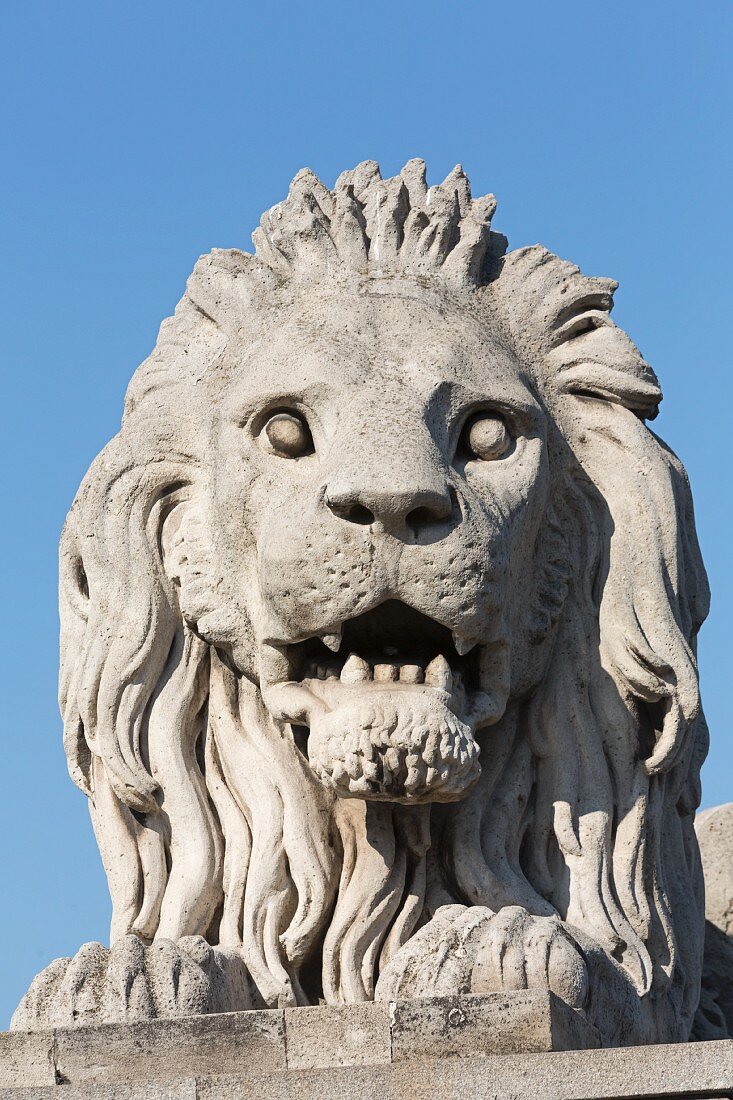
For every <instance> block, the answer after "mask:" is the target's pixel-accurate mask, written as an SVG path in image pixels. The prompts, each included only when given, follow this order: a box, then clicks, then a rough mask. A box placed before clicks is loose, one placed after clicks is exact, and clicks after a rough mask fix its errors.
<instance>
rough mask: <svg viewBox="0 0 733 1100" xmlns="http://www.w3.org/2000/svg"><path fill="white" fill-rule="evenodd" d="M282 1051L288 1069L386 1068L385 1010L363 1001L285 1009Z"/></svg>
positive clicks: (387, 1025) (387, 1023)
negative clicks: (284, 1048)
mask: <svg viewBox="0 0 733 1100" xmlns="http://www.w3.org/2000/svg"><path fill="white" fill-rule="evenodd" d="M285 1047H286V1054H287V1063H288V1069H312V1068H313V1067H324V1066H376V1065H389V1062H390V1058H391V1042H390V1015H389V1006H388V1005H387V1004H386V1003H384V1002H379V1001H376V1002H375V1001H365V1002H363V1003H361V1004H354V1005H348V1006H347V1005H344V1006H343V1007H323V1008H289V1009H286V1010H285Z"/></svg>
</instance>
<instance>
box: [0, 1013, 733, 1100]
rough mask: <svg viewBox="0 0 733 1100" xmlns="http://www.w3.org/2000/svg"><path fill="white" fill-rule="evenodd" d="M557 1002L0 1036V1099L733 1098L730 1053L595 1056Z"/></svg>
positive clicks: (648, 1051)
mask: <svg viewBox="0 0 733 1100" xmlns="http://www.w3.org/2000/svg"><path fill="white" fill-rule="evenodd" d="M597 1047H598V1037H597V1035H596V1033H595V1031H594V1029H593V1028H591V1027H590V1026H589V1025H588V1023H587V1022H586V1021H585V1019H584V1018H583V1017H582V1016H581V1015H579V1014H577V1013H575V1012H573V1011H572V1010H571V1009H568V1008H567V1007H566V1006H565V1005H563V1004H562V1003H561V1002H560V1001H558V1000H557V999H556V998H555V997H553V996H552V994H549V995H548V994H543V993H534V992H533V993H526V992H525V993H516V994H512V995H505V994H494V995H490V996H486V997H460V998H458V997H445V998H431V999H425V1000H417V1001H405V1002H396V1003H391V1004H383V1003H381V1004H374V1003H367V1004H359V1005H351V1006H348V1007H344V1008H305V1009H284V1010H273V1011H264V1012H239V1013H226V1014H221V1015H213V1016H194V1017H187V1018H185V1019H177V1020H152V1021H149V1022H145V1023H136V1024H106V1025H103V1026H100V1027H78V1028H70V1029H65V1030H56V1031H45V1032H35V1033H24V1032H13V1033H7V1034H4V1035H2V1036H0V1100H21V1098H23V1100H30V1098H32V1097H38V1100H41V1098H43V1097H48V1098H49V1100H51V1098H52V1097H53V1098H54V1100H81V1098H82V1097H84V1098H86V1097H90V1098H91V1097H100V1098H103V1100H235V1098H237V1100H238V1098H245V1097H246V1098H250V1097H251V1098H257V1100H285V1098H291V1097H297V1098H298V1100H342V1098H344V1097H347V1098H351V1097H352V1096H354V1095H356V1096H358V1097H359V1100H367V1098H371V1097H373V1098H374V1100H398V1098H399V1100H402V1098H407V1097H410V1098H413V1100H422V1098H426V1100H427V1098H430V1100H453V1098H456V1100H458V1098H460V1100H473V1098H476V1100H490V1098H492V1100H525V1098H526V1100H601V1098H608V1100H611V1098H617V1100H621V1098H622V1097H623V1098H627V1097H628V1098H631V1097H635V1098H642V1097H647V1098H649V1097H699V1098H705V1097H710V1098H712V1097H725V1096H731V1095H733V1041H728V1040H726V1041H721V1042H711V1043H696V1044H680V1045H670V1046H657V1047H643V1048H626V1049H623V1050H600V1049H597Z"/></svg>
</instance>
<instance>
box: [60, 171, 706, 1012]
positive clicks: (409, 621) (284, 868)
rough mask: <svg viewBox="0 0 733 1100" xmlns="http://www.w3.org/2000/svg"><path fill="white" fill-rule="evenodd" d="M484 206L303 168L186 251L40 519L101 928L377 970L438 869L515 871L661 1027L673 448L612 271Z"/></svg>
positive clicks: (305, 974)
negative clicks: (88, 452) (67, 485)
mask: <svg viewBox="0 0 733 1100" xmlns="http://www.w3.org/2000/svg"><path fill="white" fill-rule="evenodd" d="M494 206H495V203H494V199H493V197H492V196H488V197H486V198H483V199H478V200H472V198H471V195H470V190H469V185H468V181H467V179H466V177H465V175H464V174H463V172H462V171H461V170H460V169H456V170H455V171H454V172H453V173H451V175H450V176H449V177H448V178H447V179H446V181H445V182H444V183H443V184H442V185H440V186H437V187H433V188H430V189H428V188H427V187H426V183H425V171H424V165H422V162H418V161H413V162H410V163H409V164H408V165H407V166H406V167H405V168H404V169H403V171H402V172H401V174H400V175H399V176H398V177H396V178H395V179H390V180H382V178H381V176H380V174H379V170H378V168H377V166H376V165H375V164H373V163H366V164H363V165H360V166H359V167H358V168H357V169H355V170H354V171H353V172H347V173H344V174H343V175H342V176H341V177H340V178H339V180H338V181H337V183H336V185H335V187H334V189H333V191H330V190H328V189H326V188H325V187H324V186H323V185H322V184H321V183H320V182H319V181H318V180H317V179H316V177H315V176H314V175H313V174H312V173H310V172H308V171H305V172H301V173H300V174H299V175H298V176H297V177H296V179H295V180H294V182H293V184H292V187H291V189H290V193H289V196H288V198H287V199H286V200H285V201H284V202H283V203H281V204H280V205H278V206H276V207H274V208H273V209H272V210H271V211H269V213H267V214H266V215H264V217H263V218H262V221H261V225H260V228H259V229H258V230H257V232H256V233H255V235H254V241H255V245H256V252H255V254H254V255H248V254H246V253H243V252H240V251H237V250H231V251H222V250H215V251H213V252H212V253H210V254H209V255H208V256H205V257H203V258H202V259H201V260H200V261H199V262H198V264H197V265H196V268H195V270H194V272H193V275H192V276H191V278H190V280H189V282H188V285H187V289H186V293H185V295H184V297H183V299H182V301H181V302H180V304H179V305H178V307H177V309H176V311H175V314H174V316H173V317H172V318H170V319H169V320H167V321H165V322H164V323H163V326H162V327H161V331H160V336H159V339H158V343H157V346H156V348H155V350H154V352H153V354H152V355H151V357H150V358H149V359H148V360H147V361H146V362H145V363H144V364H143V365H142V366H141V367H140V368H139V369H138V371H137V372H136V374H135V376H134V378H133V380H132V382H131V384H130V387H129V391H128V394H127V399H126V406H125V416H124V421H123V424H122V428H121V431H120V433H119V435H118V436H117V437H116V438H115V439H113V440H112V442H111V443H110V444H109V445H108V446H107V447H106V448H105V450H104V451H103V452H102V454H101V455H100V456H99V458H98V459H97V460H96V461H95V462H94V464H93V466H92V468H91V470H90V471H89V474H88V475H87V477H86V479H85V481H84V483H83V485H82V487H81V489H80V491H79V493H78V495H77V498H76V500H75V502H74V505H73V507H72V509H71V512H70V515H69V518H68V521H67V524H66V527H65V530H64V534H63V539H62V548H61V572H62V672H61V706H62V710H63V715H64V721H65V743H66V747H67V752H68V756H69V761H70V769H71V774H72V776H73V778H74V780H75V781H76V782H77V783H78V784H79V785H80V786H81V787H82V789H84V790H85V791H86V793H87V794H88V795H89V797H90V804H91V812H92V818H93V822H94V827H95V831H96V835H97V839H98V841H99V846H100V849H101V853H102V858H103V860H104V863H105V868H106V870H107V874H108V877H109V882H110V889H111V893H112V900H113V910H114V915H113V921H112V937H113V938H116V937H118V936H121V935H124V934H126V933H128V932H134V933H135V934H137V935H139V936H140V937H142V938H143V939H144V940H148V941H149V940H151V939H152V938H154V937H167V938H171V939H177V938H179V937H181V936H185V935H191V934H202V935H205V936H207V937H208V939H209V940H210V942H212V943H221V944H227V945H241V947H242V951H243V953H244V956H245V958H246V961H247V965H248V967H249V969H250V971H251V973H252V975H253V978H254V980H255V981H256V983H257V986H258V988H259V990H260V993H261V995H262V998H263V1000H264V1001H265V1002H266V1003H268V1004H276V1003H300V1004H302V1003H309V1002H312V1001H314V1000H315V999H317V998H318V997H321V996H323V997H325V998H326V1000H328V1001H331V1002H338V1001H352V1000H358V999H364V998H369V997H372V996H373V995H374V987H375V982H376V979H377V977H378V974H379V972H380V969H383V968H384V967H385V965H386V963H387V962H388V961H389V959H390V958H391V957H393V956H394V954H395V952H396V951H397V950H398V949H399V948H400V947H401V946H402V945H403V944H404V943H406V941H407V940H408V939H409V938H410V937H411V935H412V934H413V932H414V931H415V930H416V929H417V928H419V927H420V925H421V924H422V923H424V922H425V921H426V920H427V919H428V917H429V916H430V914H431V913H432V912H434V911H435V909H436V908H437V907H439V906H440V905H442V904H445V903H446V902H464V903H467V904H476V905H484V906H488V907H490V908H491V909H493V910H497V909H499V908H501V907H502V906H507V905H521V906H524V907H525V908H527V909H528V910H529V911H530V912H531V913H535V914H540V915H541V914H559V915H560V916H561V918H562V919H563V920H564V921H566V922H567V923H568V924H570V925H574V926H577V927H580V928H583V929H584V930H585V932H586V933H588V934H589V935H592V936H593V937H594V938H595V940H596V941H597V942H598V943H599V944H601V946H602V947H603V949H604V951H606V952H607V953H608V955H609V956H611V957H612V958H613V959H615V960H616V962H617V963H618V965H619V966H621V967H623V969H624V970H625V972H626V974H627V975H628V976H629V980H630V981H632V982H633V984H634V985H635V987H636V989H637V991H638V993H639V994H640V995H641V996H647V997H649V998H650V1001H653V1002H654V1003H655V1004H659V1005H660V1006H664V1005H666V1006H667V1008H660V1009H659V1011H660V1012H663V1011H664V1012H667V1011H668V1006H669V1005H672V1006H673V1008H674V1020H675V1025H674V1026H675V1027H677V1029H678V1031H679V1032H680V1034H682V1033H683V1032H685V1029H686V1028H687V1027H688V1025H689V1018H690V1015H691V1013H692V1011H693V1010H694V1007H695V1002H696V997H697V986H698V985H699V970H700V960H699V948H698V940H699V936H697V934H695V935H693V934H692V932H693V931H695V929H697V928H699V925H700V922H701V919H702V913H701V902H700V893H701V886H700V872H699V863H698V857H697V852H696V848H695V842H694V837H693V832H692V816H693V812H694V808H695V806H696V805H697V802H698V774H699V768H700V764H701V761H702V759H703V757H704V754H705V749H706V731H705V725H704V721H703V718H702V715H701V711H700V703H699V694H698V684H697V673H696V662H695V636H696V633H697V630H698V628H699V626H700V623H701V622H702V620H703V618H704V616H705V612H706V601H707V591H706V582H705V577H704V571H703V568H702V563H701V560H700V555H699V551H698V547H697V542H696V538H695V531H694V524H693V518H692V507H691V501H690V496H689V491H688V487H687V482H686V478H685V474H684V471H683V469H682V467H681V465H680V463H679V462H678V460H677V459H676V458H675V457H674V455H672V454H671V453H670V451H669V450H668V449H667V448H666V447H665V446H664V444H663V443H661V441H660V440H659V439H658V438H657V437H656V436H655V435H654V434H653V433H652V432H651V431H650V430H649V428H648V427H647V426H646V424H645V420H646V419H650V418H652V417H654V416H655V414H656V411H657V406H658V403H659V401H660V400H661V393H660V390H659V387H658V383H657V380H656V377H655V375H654V373H653V372H652V370H651V369H650V367H649V366H648V365H647V364H646V363H645V362H644V361H643V359H642V358H641V356H640V354H639V352H638V351H637V349H636V347H635V346H634V345H633V344H632V343H631V341H630V340H629V339H628V337H627V336H625V334H624V333H623V332H621V331H620V330H619V329H618V328H617V327H616V326H615V325H614V324H613V323H612V322H611V321H610V319H609V311H610V309H611V305H612V294H613V291H614V289H615V284H614V283H612V282H611V281H608V280H601V279H589V278H586V277H584V276H583V275H582V274H581V273H580V272H579V270H578V269H577V268H576V267H573V266H571V265H570V264H568V263H566V262H564V261H562V260H560V259H558V258H557V257H556V256H554V255H552V254H551V253H549V252H548V251H546V250H545V249H544V248H542V247H540V246H535V247H532V248H524V249H520V250H518V251H515V252H509V253H507V252H506V250H505V248H506V242H505V240H504V238H502V237H500V236H499V235H498V234H496V233H493V232H492V231H491V229H490V221H491V216H492V214H493V211H494ZM667 1030H668V1031H669V1027H668V1026H667Z"/></svg>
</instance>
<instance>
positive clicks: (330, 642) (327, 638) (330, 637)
mask: <svg viewBox="0 0 733 1100" xmlns="http://www.w3.org/2000/svg"><path fill="white" fill-rule="evenodd" d="M321 641H322V642H323V644H324V645H325V646H328V648H329V649H330V650H331V652H332V653H338V651H339V650H340V648H341V634H321Z"/></svg>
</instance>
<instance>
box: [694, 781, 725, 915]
mask: <svg viewBox="0 0 733 1100" xmlns="http://www.w3.org/2000/svg"><path fill="white" fill-rule="evenodd" d="M695 832H696V833H697V840H698V843H699V845H700V856H701V857H702V866H703V871H704V872H705V916H706V918H707V920H709V921H711V922H712V923H713V924H715V925H716V926H717V927H718V928H719V929H720V930H721V932H725V933H726V935H728V936H733V802H726V803H725V805H723V806H715V807H714V808H713V809H711V810H703V812H702V813H700V814H698V815H697V817H696V819H695Z"/></svg>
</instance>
